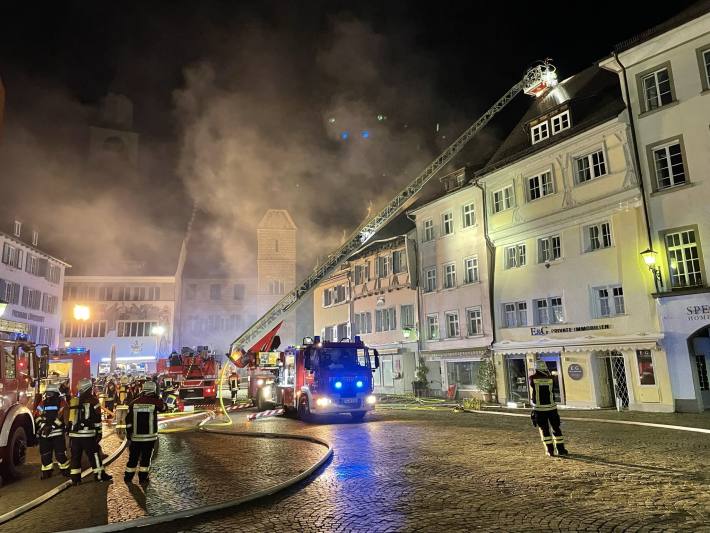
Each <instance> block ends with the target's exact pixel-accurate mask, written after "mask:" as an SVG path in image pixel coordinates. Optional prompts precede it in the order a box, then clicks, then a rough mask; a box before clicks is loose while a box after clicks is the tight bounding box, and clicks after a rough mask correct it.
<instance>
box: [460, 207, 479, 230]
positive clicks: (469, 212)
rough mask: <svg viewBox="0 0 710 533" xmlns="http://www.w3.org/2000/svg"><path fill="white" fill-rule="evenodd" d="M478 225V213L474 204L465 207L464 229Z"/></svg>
mask: <svg viewBox="0 0 710 533" xmlns="http://www.w3.org/2000/svg"><path fill="white" fill-rule="evenodd" d="M475 223H476V213H475V211H474V210H473V203H470V204H466V205H464V206H463V227H464V228H470V227H471V226H473V225H474V224H475Z"/></svg>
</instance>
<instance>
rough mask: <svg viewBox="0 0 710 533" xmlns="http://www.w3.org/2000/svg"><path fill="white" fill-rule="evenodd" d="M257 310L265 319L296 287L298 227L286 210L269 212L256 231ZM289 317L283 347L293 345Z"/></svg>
mask: <svg viewBox="0 0 710 533" xmlns="http://www.w3.org/2000/svg"><path fill="white" fill-rule="evenodd" d="M256 237H257V278H258V288H257V307H258V311H259V315H262V314H263V313H265V312H266V311H268V310H269V308H271V306H273V305H274V304H275V303H276V302H278V301H279V300H280V299H281V298H282V297H283V296H284V294H286V293H287V292H289V291H290V290H291V289H293V287H294V286H295V284H296V224H294V222H293V219H292V218H291V215H289V213H288V211H286V210H285V209H269V210H268V211H267V212H266V214H265V215H264V218H262V219H261V222H259V225H258V226H257V229H256ZM294 320H295V317H290V320H289V322H290V323H288V324H284V327H283V328H282V330H281V339H282V344H283V345H286V344H293V343H294V341H295V339H294V334H295V329H294V327H293V321H294Z"/></svg>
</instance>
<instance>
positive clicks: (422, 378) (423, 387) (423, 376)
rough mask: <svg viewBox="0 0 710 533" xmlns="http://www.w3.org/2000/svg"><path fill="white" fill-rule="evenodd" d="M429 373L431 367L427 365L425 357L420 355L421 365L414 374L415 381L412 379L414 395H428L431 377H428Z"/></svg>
mask: <svg viewBox="0 0 710 533" xmlns="http://www.w3.org/2000/svg"><path fill="white" fill-rule="evenodd" d="M427 374H429V367H428V366H426V362H425V361H424V358H423V357H419V366H418V367H417V371H416V372H415V374H414V381H412V389H413V390H414V396H416V397H420V396H426V395H427V392H428V390H429V379H428V378H427Z"/></svg>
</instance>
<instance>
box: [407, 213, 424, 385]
mask: <svg viewBox="0 0 710 533" xmlns="http://www.w3.org/2000/svg"><path fill="white" fill-rule="evenodd" d="M406 217H407V218H408V219H409V220H411V221H412V222H414V223H415V224H416V222H417V221H416V216H413V215H412V214H411V213H406ZM415 235H416V233H415ZM414 257H415V260H416V262H417V264H416V268H417V286H416V298H417V353H416V355H415V361H414V369H415V371H416V369H417V368H418V367H419V360H420V358H421V357H422V348H423V343H422V335H423V327H424V326H423V325H422V316H423V315H422V284H421V276H420V275H419V268H420V266H421V258H420V257H419V242H418V241H417V239H416V238H415V239H414ZM410 280H411V267H410ZM405 386H406V384H405ZM412 392H414V387H412Z"/></svg>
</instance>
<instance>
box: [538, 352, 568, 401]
mask: <svg viewBox="0 0 710 533" xmlns="http://www.w3.org/2000/svg"><path fill="white" fill-rule="evenodd" d="M540 359H542V360H543V361H545V364H546V365H547V370H548V372H550V376H552V394H553V397H554V399H555V403H557V404H564V403H565V392H564V388H563V386H562V375H561V372H560V368H562V365H561V364H560V356H559V355H558V354H549V355H542V356H540Z"/></svg>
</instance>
